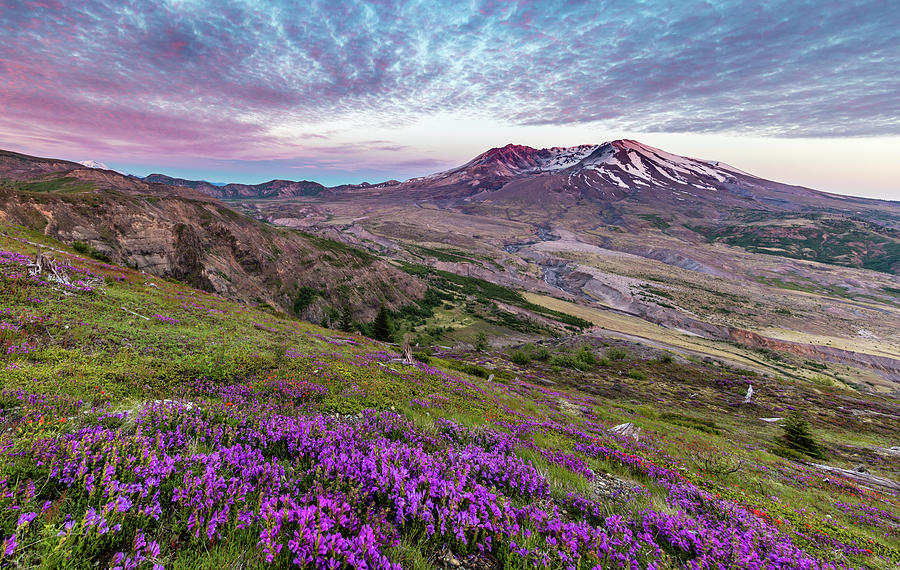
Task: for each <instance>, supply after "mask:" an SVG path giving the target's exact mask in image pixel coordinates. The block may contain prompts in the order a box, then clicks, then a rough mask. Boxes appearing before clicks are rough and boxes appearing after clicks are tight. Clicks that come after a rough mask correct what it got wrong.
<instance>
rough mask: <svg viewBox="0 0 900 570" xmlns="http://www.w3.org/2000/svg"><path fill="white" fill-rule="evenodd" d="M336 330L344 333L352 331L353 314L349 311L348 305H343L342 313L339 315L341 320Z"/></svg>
mask: <svg viewBox="0 0 900 570" xmlns="http://www.w3.org/2000/svg"><path fill="white" fill-rule="evenodd" d="M338 328H339V329H341V330H342V331H344V332H350V331H352V330H353V313H352V312H351V311H350V305H344V312H342V313H341V320H340V322H339V323H338Z"/></svg>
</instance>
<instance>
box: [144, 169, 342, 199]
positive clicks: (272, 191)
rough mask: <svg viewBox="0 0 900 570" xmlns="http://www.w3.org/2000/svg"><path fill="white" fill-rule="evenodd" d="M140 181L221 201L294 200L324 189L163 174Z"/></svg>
mask: <svg viewBox="0 0 900 570" xmlns="http://www.w3.org/2000/svg"><path fill="white" fill-rule="evenodd" d="M142 180H144V181H145V182H150V183H153V184H167V185H169V186H180V187H184V188H191V189H194V190H197V191H198V192H202V193H203V194H206V195H207V196H212V197H214V198H222V199H229V198H231V199H234V198H295V197H298V196H318V195H319V194H321V193H322V192H323V191H324V190H325V189H326V188H325V186H323V185H321V184H319V183H318V182H310V181H309V180H300V181H297V182H294V181H291V180H270V181H268V182H263V183H262V184H225V185H224V186H218V185H215V184H212V183H210V182H206V181H203V180H185V179H184V178H172V177H170V176H166V175H164V174H150V175H148V176H145V177H144V178H143V179H142Z"/></svg>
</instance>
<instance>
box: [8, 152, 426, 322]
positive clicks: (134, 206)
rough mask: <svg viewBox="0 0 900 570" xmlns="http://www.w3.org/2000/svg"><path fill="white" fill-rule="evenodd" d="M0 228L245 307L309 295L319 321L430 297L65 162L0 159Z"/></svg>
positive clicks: (364, 267)
mask: <svg viewBox="0 0 900 570" xmlns="http://www.w3.org/2000/svg"><path fill="white" fill-rule="evenodd" d="M271 187H272V188H273V192H276V193H277V192H278V189H279V188H283V186H282V185H279V184H273V185H271ZM0 219H2V220H4V221H5V222H7V223H11V224H18V225H22V226H26V227H28V228H30V229H31V230H33V231H37V232H40V233H42V234H45V235H47V236H50V237H53V238H55V239H58V240H60V241H63V242H65V243H68V244H73V243H76V244H78V247H79V248H81V250H82V251H84V252H86V253H89V254H91V255H94V256H95V257H98V258H101V259H106V260H111V261H114V262H116V263H121V264H123V265H129V266H132V267H135V268H137V269H140V270H143V271H146V272H148V273H151V274H154V275H157V276H160V277H172V278H175V279H179V280H182V281H184V282H187V283H189V284H191V285H193V286H196V287H200V288H203V289H205V290H207V291H212V292H216V293H219V294H221V295H223V296H225V297H228V298H231V299H237V300H241V301H244V302H251V303H267V304H270V305H273V306H278V307H281V308H283V309H285V310H288V311H290V310H292V309H293V308H294V301H295V299H296V297H297V295H298V292H299V291H300V290H301V289H303V288H306V289H305V290H306V291H308V292H313V294H312V299H311V300H310V302H309V303H306V305H308V306H306V307H305V309H304V311H305V316H306V317H307V318H310V319H312V320H316V321H319V320H321V319H322V318H323V317H324V316H326V315H327V314H328V313H329V312H331V313H335V312H339V311H341V310H343V308H344V307H350V308H352V309H353V312H354V315H355V316H356V317H357V318H358V319H360V320H368V319H370V318H371V317H373V316H374V314H375V312H377V310H378V307H379V306H380V305H381V304H382V303H385V304H386V305H387V306H389V307H392V308H398V307H400V306H404V305H407V304H409V303H412V302H414V301H415V300H416V299H420V298H421V297H422V295H423V294H424V289H425V287H424V285H423V284H422V283H420V282H419V281H417V280H416V279H414V278H410V276H409V275H408V274H406V273H403V272H402V271H400V270H398V269H396V268H395V267H394V266H392V265H391V264H389V263H386V262H384V261H382V260H380V259H377V258H376V257H374V256H372V255H370V254H368V253H366V252H364V251H361V250H358V249H355V248H352V247H348V246H347V245H344V244H342V243H339V242H334V241H331V240H328V239H323V238H320V237H317V236H312V235H308V234H302V233H300V232H297V231H294V230H288V229H285V228H276V227H273V226H271V225H267V224H264V223H262V222H260V221H257V220H255V219H253V218H250V217H248V216H245V215H242V214H239V213H237V212H235V211H233V210H232V209H230V208H228V207H226V206H225V205H224V204H222V203H221V202H219V201H218V200H216V199H214V198H212V197H210V196H207V195H205V194H204V193H202V192H201V191H198V190H194V189H191V188H187V187H181V186H171V185H167V184H161V183H155V182H152V181H150V182H148V181H144V180H140V179H136V178H134V177H128V176H125V175H122V174H118V173H116V172H113V171H109V170H98V169H94V168H87V167H85V166H83V165H81V164H78V163H74V162H68V161H60V160H54V159H44V158H39V157H33V156H26V155H21V154H17V153H11V152H0ZM307 297H309V293H307Z"/></svg>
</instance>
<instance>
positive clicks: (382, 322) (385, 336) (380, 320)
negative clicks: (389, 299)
mask: <svg viewBox="0 0 900 570" xmlns="http://www.w3.org/2000/svg"><path fill="white" fill-rule="evenodd" d="M393 337H394V332H393V330H392V327H391V317H390V315H388V311H387V309H386V308H385V306H384V305H382V306H381V308H380V309H379V310H378V314H377V315H376V316H375V320H374V321H372V338H374V339H375V340H380V341H382V342H391V340H393Z"/></svg>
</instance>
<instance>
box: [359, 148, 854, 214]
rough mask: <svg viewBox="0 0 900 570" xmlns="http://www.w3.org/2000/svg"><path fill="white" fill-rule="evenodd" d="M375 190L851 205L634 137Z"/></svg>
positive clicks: (530, 198)
mask: <svg viewBox="0 0 900 570" xmlns="http://www.w3.org/2000/svg"><path fill="white" fill-rule="evenodd" d="M372 188H373V189H379V188H380V189H383V190H388V191H389V192H390V193H391V194H393V195H394V196H400V195H402V196H405V197H407V198H413V199H418V200H421V199H435V200H450V201H454V200H460V199H462V200H465V201H466V202H478V201H491V202H494V203H497V202H510V201H512V202H516V203H519V204H528V203H535V202H537V203H546V202H547V200H554V201H559V200H571V199H575V200H578V199H583V198H588V199H599V200H604V201H619V200H629V201H637V202H643V203H647V204H653V205H654V206H660V205H663V204H670V205H677V206H685V207H691V208H693V207H696V206H698V205H707V206H712V205H713V204H715V205H718V206H721V207H726V208H727V207H729V206H732V205H740V206H742V207H751V206H753V207H759V208H766V209H768V208H775V209H796V208H797V207H800V205H801V203H808V202H811V201H815V200H845V198H844V197H841V196H836V195H832V194H827V193H824V192H818V191H815V190H810V189H808V188H803V187H799V186H790V185H786V184H780V183H778V182H772V181H769V180H765V179H762V178H759V177H757V176H754V175H752V174H748V173H747V172H743V171H741V170H739V169H737V168H735V167H733V166H730V165H728V164H725V163H723V162H716V161H710V160H701V159H696V158H689V157H684V156H679V155H676V154H672V153H669V152H666V151H664V150H660V149H658V148H654V147H652V146H649V145H645V144H642V143H640V142H638V141H634V140H628V139H620V140H614V141H609V142H605V143H602V144H599V145H579V146H574V147H553V148H543V149H536V148H532V147H529V146H522V145H513V144H509V145H506V146H504V147H500V148H492V149H490V150H488V151H486V152H484V153H482V154H480V155H478V156H476V157H475V158H474V159H472V160H470V161H469V162H467V163H465V164H463V165H462V166H459V167H456V168H453V169H450V170H447V171H444V172H439V173H436V174H432V175H430V176H425V177H422V178H413V179H411V180H408V181H406V182H403V183H400V184H390V185H388V184H384V185H375V186H373V187H372ZM385 196H387V194H385ZM754 204H755V206H754Z"/></svg>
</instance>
